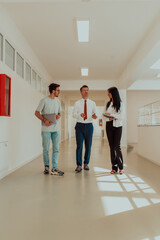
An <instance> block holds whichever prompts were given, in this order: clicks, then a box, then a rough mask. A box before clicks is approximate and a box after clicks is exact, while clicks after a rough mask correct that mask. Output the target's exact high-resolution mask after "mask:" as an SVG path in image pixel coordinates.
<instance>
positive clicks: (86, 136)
mask: <svg viewBox="0 0 160 240" xmlns="http://www.w3.org/2000/svg"><path fill="white" fill-rule="evenodd" d="M75 130H76V143H77V150H76V161H77V166H82V150H83V141H84V143H85V155H84V164H89V160H90V155H91V146H92V136H93V124H92V123H77V124H76V127H75Z"/></svg>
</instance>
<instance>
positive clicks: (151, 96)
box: [127, 91, 160, 143]
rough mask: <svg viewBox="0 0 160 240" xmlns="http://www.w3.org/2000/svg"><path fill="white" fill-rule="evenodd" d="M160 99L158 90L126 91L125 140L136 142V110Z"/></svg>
mask: <svg viewBox="0 0 160 240" xmlns="http://www.w3.org/2000/svg"><path fill="white" fill-rule="evenodd" d="M159 99H160V91H127V141H128V143H137V142H138V128H137V125H138V110H139V108H140V107H143V106H144V105H146V104H149V103H152V102H154V101H157V100H159Z"/></svg>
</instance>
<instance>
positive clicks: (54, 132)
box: [35, 83, 64, 176]
mask: <svg viewBox="0 0 160 240" xmlns="http://www.w3.org/2000/svg"><path fill="white" fill-rule="evenodd" d="M49 92H50V95H49V96H48V97H45V98H43V99H42V100H41V101H40V103H39V105H38V107H37V109H36V111H35V115H36V117H37V118H39V119H40V120H41V121H42V123H43V124H42V128H41V130H42V147H43V161H44V167H45V169H44V174H48V173H49V145H50V140H52V145H53V146H52V150H53V152H52V170H51V174H52V175H59V176H62V175H63V174H64V172H62V171H60V170H59V169H58V168H57V164H58V157H59V144H60V128H59V118H60V116H61V114H60V113H61V103H60V101H59V100H58V96H59V94H60V85H58V84H55V83H52V84H50V85H49ZM47 117H48V118H49V119H53V118H54V117H55V121H54V122H52V121H51V120H49V119H47Z"/></svg>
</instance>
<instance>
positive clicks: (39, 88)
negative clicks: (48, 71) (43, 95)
mask: <svg viewBox="0 0 160 240" xmlns="http://www.w3.org/2000/svg"><path fill="white" fill-rule="evenodd" d="M37 90H38V91H40V92H41V77H40V76H38V81H37Z"/></svg>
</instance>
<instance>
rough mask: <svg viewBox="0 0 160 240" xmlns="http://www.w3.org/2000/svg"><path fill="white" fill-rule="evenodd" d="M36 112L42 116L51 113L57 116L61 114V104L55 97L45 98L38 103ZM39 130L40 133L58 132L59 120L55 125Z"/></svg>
mask: <svg viewBox="0 0 160 240" xmlns="http://www.w3.org/2000/svg"><path fill="white" fill-rule="evenodd" d="M36 111H38V112H40V113H41V114H42V115H43V114H51V113H55V114H56V115H57V114H58V113H60V112H61V102H60V101H59V100H58V98H56V97H55V98H50V97H45V98H43V99H42V100H41V101H40V103H39V105H38V107H37V109H36ZM41 130H42V132H57V131H59V130H60V128H59V120H56V124H52V125H51V126H42V128H41Z"/></svg>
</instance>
